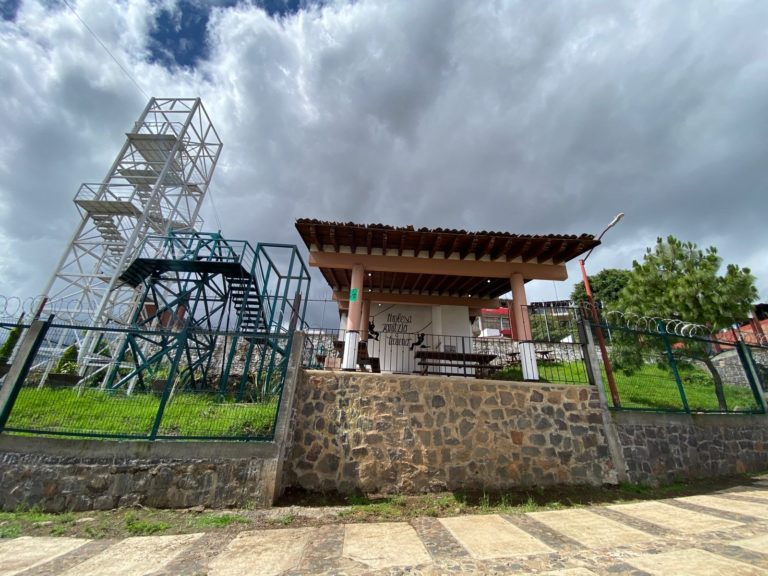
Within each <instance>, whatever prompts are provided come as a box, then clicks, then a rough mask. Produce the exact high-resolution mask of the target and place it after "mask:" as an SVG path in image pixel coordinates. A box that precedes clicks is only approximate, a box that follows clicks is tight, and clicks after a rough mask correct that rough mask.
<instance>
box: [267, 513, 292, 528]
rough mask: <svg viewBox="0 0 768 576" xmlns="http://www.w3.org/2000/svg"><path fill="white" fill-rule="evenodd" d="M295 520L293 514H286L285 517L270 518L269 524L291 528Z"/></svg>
mask: <svg viewBox="0 0 768 576" xmlns="http://www.w3.org/2000/svg"><path fill="white" fill-rule="evenodd" d="M294 520H296V516H294V515H293V514H286V515H285V516H280V517H279V518H270V519H269V520H267V523H268V524H271V525H279V526H290V525H291V524H293V522H294Z"/></svg>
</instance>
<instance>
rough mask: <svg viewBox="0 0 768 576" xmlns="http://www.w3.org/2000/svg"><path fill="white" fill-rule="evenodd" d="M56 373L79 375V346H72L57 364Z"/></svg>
mask: <svg viewBox="0 0 768 576" xmlns="http://www.w3.org/2000/svg"><path fill="white" fill-rule="evenodd" d="M54 372H55V373H57V374H77V346H75V345H74V344H72V345H71V346H70V347H69V348H67V349H66V350H64V353H63V354H62V355H61V358H59V361H58V362H57V363H56V368H54Z"/></svg>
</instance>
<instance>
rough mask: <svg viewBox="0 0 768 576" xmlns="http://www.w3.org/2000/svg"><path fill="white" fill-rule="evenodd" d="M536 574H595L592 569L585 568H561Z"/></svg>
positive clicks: (585, 575)
mask: <svg viewBox="0 0 768 576" xmlns="http://www.w3.org/2000/svg"><path fill="white" fill-rule="evenodd" d="M538 576H597V575H596V574H595V573H594V572H592V570H587V569H586V568H563V569H562V570H553V571H552V572H543V573H539V575H538Z"/></svg>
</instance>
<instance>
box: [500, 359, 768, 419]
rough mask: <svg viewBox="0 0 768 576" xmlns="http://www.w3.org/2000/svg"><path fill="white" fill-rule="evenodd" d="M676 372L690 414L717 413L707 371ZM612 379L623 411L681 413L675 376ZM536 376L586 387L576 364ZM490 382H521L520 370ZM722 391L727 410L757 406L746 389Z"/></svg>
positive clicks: (650, 371)
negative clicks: (640, 409) (700, 412)
mask: <svg viewBox="0 0 768 576" xmlns="http://www.w3.org/2000/svg"><path fill="white" fill-rule="evenodd" d="M679 370H680V377H681V380H682V382H683V389H684V390H685V394H686V398H687V400H688V406H689V407H690V409H691V410H693V411H707V410H719V408H718V404H717V397H716V396H715V384H714V381H713V380H712V376H711V375H710V374H709V372H707V371H705V370H703V369H701V368H697V367H694V366H680V367H679ZM614 376H615V379H616V387H617V388H618V391H619V398H620V399H621V404H622V406H623V407H624V408H648V409H659V410H682V408H683V403H682V400H681V399H680V393H679V391H678V387H677V383H676V381H675V377H674V375H673V374H672V372H671V371H670V370H668V369H666V368H664V367H660V366H657V365H652V364H646V365H644V366H642V367H641V368H639V369H638V370H636V371H634V372H633V373H632V374H625V373H624V372H622V371H620V370H619V371H616V372H615V373H614ZM539 377H540V378H541V381H542V382H551V383H553V384H581V385H586V384H589V379H588V378H587V374H586V369H585V366H584V364H583V363H582V362H578V361H577V362H550V363H545V362H541V363H539ZM494 379H497V380H516V381H522V380H523V374H522V369H521V368H520V367H519V366H513V367H508V368H505V369H504V370H502V371H500V372H498V373H496V374H495V375H494ZM603 382H604V383H606V382H607V379H606V376H605V372H603ZM606 392H607V390H606ZM724 392H725V399H726V403H727V405H728V410H730V411H754V410H757V408H758V405H757V403H756V401H755V398H754V396H753V394H752V390H751V389H750V388H748V387H745V386H734V385H728V384H725V385H724ZM608 397H610V394H608Z"/></svg>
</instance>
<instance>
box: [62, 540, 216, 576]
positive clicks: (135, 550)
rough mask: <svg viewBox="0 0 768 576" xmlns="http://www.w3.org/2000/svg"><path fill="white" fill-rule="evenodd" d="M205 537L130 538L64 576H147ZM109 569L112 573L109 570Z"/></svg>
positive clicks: (68, 571)
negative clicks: (116, 575) (146, 575)
mask: <svg viewBox="0 0 768 576" xmlns="http://www.w3.org/2000/svg"><path fill="white" fill-rule="evenodd" d="M201 536H202V534H183V535H180V536H138V537H136V538H126V539H125V540H121V541H120V542H118V543H117V544H114V545H113V546H110V547H109V548H107V549H106V550H104V552H101V553H99V554H97V555H96V556H93V557H91V558H89V559H88V560H86V561H85V562H82V563H81V564H78V565H77V566H75V567H73V568H70V569H69V570H67V571H66V572H64V574H63V576H103V575H104V574H119V575H120V576H143V575H144V574H149V573H152V572H156V571H158V570H160V569H162V568H163V567H164V566H165V565H167V564H168V563H169V562H171V561H172V560H173V559H175V558H176V557H177V556H178V555H179V554H181V553H182V552H184V551H185V550H186V549H187V548H188V547H189V546H190V545H191V544H192V543H193V542H195V541H196V540H198V539H199V538H200V537H201ZM107 566H109V571H108V572H107V571H105V567H107Z"/></svg>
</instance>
